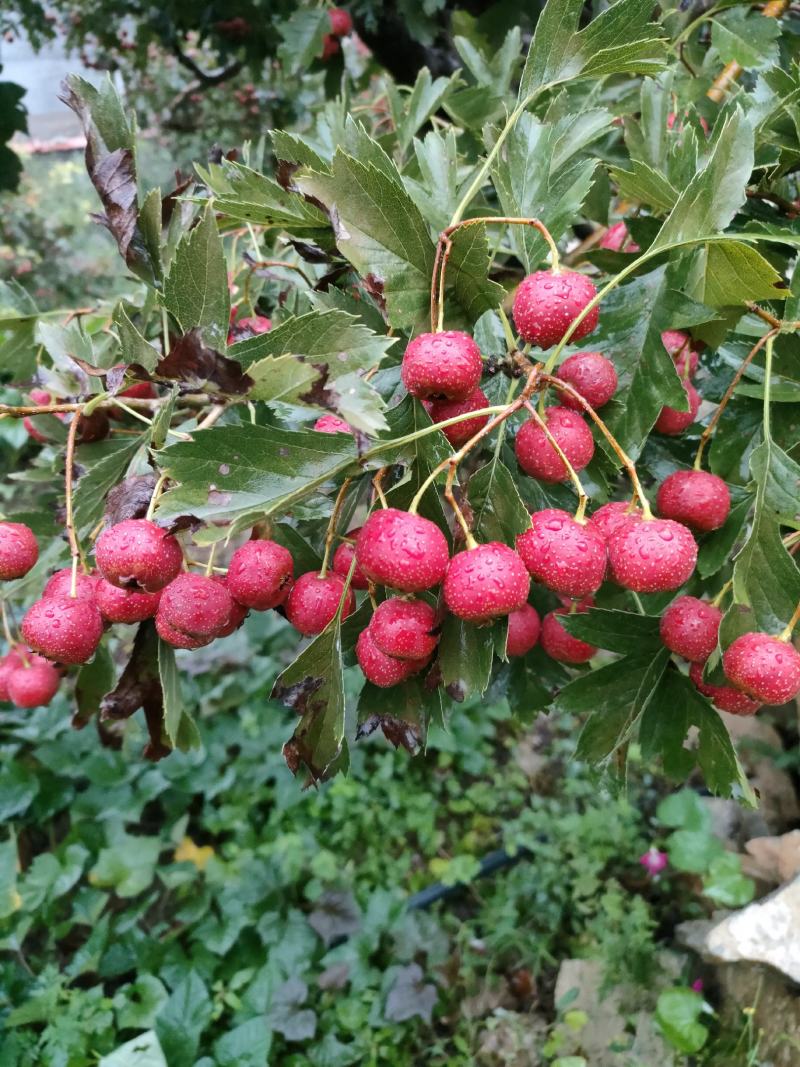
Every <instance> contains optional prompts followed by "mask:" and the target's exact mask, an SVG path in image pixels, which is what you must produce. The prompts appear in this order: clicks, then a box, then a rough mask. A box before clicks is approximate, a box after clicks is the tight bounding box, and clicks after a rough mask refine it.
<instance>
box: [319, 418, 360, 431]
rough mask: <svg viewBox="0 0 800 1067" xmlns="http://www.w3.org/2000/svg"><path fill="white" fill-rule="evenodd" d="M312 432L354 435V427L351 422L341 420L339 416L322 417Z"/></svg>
mask: <svg viewBox="0 0 800 1067" xmlns="http://www.w3.org/2000/svg"><path fill="white" fill-rule="evenodd" d="M311 429H312V430H316V431H317V433H352V432H353V427H352V426H351V425H350V423H349V422H345V421H344V419H340V418H339V416H338V415H320V417H319V418H318V419H317V421H316V422H315V423H314V425H313V426H312V427H311Z"/></svg>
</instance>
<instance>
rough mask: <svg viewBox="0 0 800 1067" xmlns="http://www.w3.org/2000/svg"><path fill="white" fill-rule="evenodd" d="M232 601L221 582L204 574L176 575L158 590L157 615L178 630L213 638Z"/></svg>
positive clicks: (219, 628) (223, 626) (228, 612)
mask: <svg viewBox="0 0 800 1067" xmlns="http://www.w3.org/2000/svg"><path fill="white" fill-rule="evenodd" d="M232 610H233V603H232V598H231V594H230V593H229V592H228V589H227V587H226V586H225V585H224V583H221V582H215V581H214V579H213V578H211V577H209V576H206V575H204V574H190V573H189V572H188V571H186V572H184V573H183V574H179V575H178V576H177V578H175V579H174V580H173V581H171V582H170V583H169V585H168V586H166V587H165V588H164V589H163V590H162V592H161V601H160V603H159V605H158V614H159V615H160V616H161V618H162V619H163V620H164V621H165V622H166V623H167V624H168V625H169V626H171V627H172V629H173V630H177V631H178V632H179V633H182V634H188V635H189V637H215V636H216V635H217V633H218V632H219V631H220V630H223V629H225V627H226V626H227V625H228V621H229V619H230V617H231V611H232Z"/></svg>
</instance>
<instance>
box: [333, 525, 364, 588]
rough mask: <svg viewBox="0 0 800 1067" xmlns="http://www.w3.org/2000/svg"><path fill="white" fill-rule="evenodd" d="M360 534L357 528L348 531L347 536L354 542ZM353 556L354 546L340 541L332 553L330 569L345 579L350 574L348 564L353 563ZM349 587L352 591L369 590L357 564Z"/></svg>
mask: <svg viewBox="0 0 800 1067" xmlns="http://www.w3.org/2000/svg"><path fill="white" fill-rule="evenodd" d="M360 532H361V527H360V526H358V527H356V529H355V530H350V532H349V533H348V534H347V536H348V537H350V538H352V539H353V540H355V539H356V538H357V537H358V535H359V533H360ZM355 554H356V546H355V545H351V544H348V542H347V541H342V543H341V544H340V545H339V547H338V548H337V549H336V551H335V552H334V553H333V562H332V563H331V567H332V568H333V570H334V571H335V572H336V573H337V574H341V576H342V578H346V577H347V575H348V574H349V573H350V564H351V563H352V562H353V559H354V557H355ZM350 586H351V588H352V589H369V579H368V578H367V576H366V574H364V572H363V571H362V570H361V568H360V567H359V565H358V564H356V566H355V569H354V571H353V577H352V578H351V579H350Z"/></svg>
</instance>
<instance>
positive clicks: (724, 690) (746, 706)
mask: <svg viewBox="0 0 800 1067" xmlns="http://www.w3.org/2000/svg"><path fill="white" fill-rule="evenodd" d="M689 677H690V678H691V680H692V681H693V682H694V686H695V689H697V690H698V691H699V692H700V693H702V694H703V696H704V697H708V699H709V700H710V701H711V703H712V704H713V705H714V707H715V708H719V710H720V711H727V712H730V714H731V715H755V713H756V712H757V711H758V709H759V708H760V707H761V703H760V702H759V701H758V700H753V699H752V698H751V697H749V696H748V695H747V693H743V692H742V691H741V689H734V687H733V686H732V685H709V684H708V682H704V681H703V664H702V663H693V664H692V665H691V667H690V668H689Z"/></svg>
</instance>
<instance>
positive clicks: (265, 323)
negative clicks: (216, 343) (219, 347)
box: [228, 309, 272, 345]
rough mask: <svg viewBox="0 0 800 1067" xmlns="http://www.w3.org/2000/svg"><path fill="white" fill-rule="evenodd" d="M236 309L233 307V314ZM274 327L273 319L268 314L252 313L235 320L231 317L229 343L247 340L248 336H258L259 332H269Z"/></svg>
mask: <svg viewBox="0 0 800 1067" xmlns="http://www.w3.org/2000/svg"><path fill="white" fill-rule="evenodd" d="M233 315H235V311H234V310H233V309H231V316H233ZM271 329H272V319H268V318H267V316H266V315H250V316H248V317H247V318H244V319H239V320H238V321H236V322H234V321H233V318H231V327H230V330H229V331H228V344H229V345H232V344H236V342H238V341H246V340H247V339H248V337H258V335H259V334H262V333H268V332H269V331H270V330H271Z"/></svg>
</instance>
